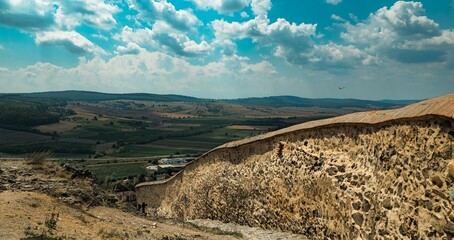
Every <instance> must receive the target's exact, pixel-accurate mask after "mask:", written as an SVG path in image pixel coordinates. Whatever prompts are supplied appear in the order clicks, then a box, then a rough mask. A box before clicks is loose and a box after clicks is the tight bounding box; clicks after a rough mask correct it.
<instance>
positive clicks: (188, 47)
mask: <svg viewBox="0 0 454 240" xmlns="http://www.w3.org/2000/svg"><path fill="white" fill-rule="evenodd" d="M114 37H115V38H117V39H118V40H121V41H123V42H128V43H129V42H132V43H135V44H137V45H138V46H141V47H144V48H147V49H148V50H152V49H162V50H164V51H165V52H171V53H174V54H177V55H179V56H183V57H196V56H202V55H207V54H209V53H210V52H211V51H212V50H213V47H212V46H211V45H210V44H208V43H207V42H206V41H201V42H200V43H196V42H195V41H193V40H191V39H190V38H189V37H188V36H186V35H185V34H182V33H179V32H176V31H171V30H170V26H169V25H168V24H167V23H166V22H163V21H157V22H156V23H155V24H154V25H153V29H149V28H143V29H137V30H134V29H132V28H130V27H128V26H126V27H124V28H123V30H122V32H121V33H120V34H117V35H115V36H114Z"/></svg>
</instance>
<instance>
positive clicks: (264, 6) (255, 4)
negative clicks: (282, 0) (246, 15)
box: [251, 0, 271, 16]
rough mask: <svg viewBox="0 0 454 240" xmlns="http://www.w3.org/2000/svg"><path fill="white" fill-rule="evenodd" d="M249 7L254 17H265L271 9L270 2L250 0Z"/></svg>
mask: <svg viewBox="0 0 454 240" xmlns="http://www.w3.org/2000/svg"><path fill="white" fill-rule="evenodd" d="M251 7H252V11H253V12H254V14H255V15H256V16H262V15H267V14H268V11H269V10H270V9H271V0H252V2H251Z"/></svg>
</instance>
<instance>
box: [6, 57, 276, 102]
mask: <svg viewBox="0 0 454 240" xmlns="http://www.w3.org/2000/svg"><path fill="white" fill-rule="evenodd" d="M232 69H235V71H232ZM0 78H2V79H15V81H14V84H11V82H7V81H0V88H1V89H8V91H11V92H20V91H24V89H26V91H30V90H29V89H33V90H34V91H48V90H65V89H83V90H91V91H106V89H108V90H109V91H111V92H154V93H169V92H172V93H176V94H185V95H198V96H205V97H227V96H238V94H239V92H241V91H244V89H243V88H244V86H246V88H247V87H248V86H250V87H251V88H250V89H256V92H257V93H259V92H260V91H263V88H260V87H258V86H260V85H267V84H265V82H266V83H269V82H272V81H275V79H276V71H275V69H274V67H273V66H272V65H271V63H269V62H267V61H260V62H258V63H249V62H246V61H243V60H241V59H238V58H223V59H220V60H219V61H215V62H211V63H209V64H206V65H200V66H199V65H191V64H190V63H189V62H188V61H187V60H185V59H182V58H178V57H172V56H169V55H167V54H164V53H159V52H147V51H141V52H140V53H139V54H137V55H132V54H126V55H117V56H115V57H113V58H111V59H109V60H103V59H102V58H99V57H95V58H93V59H91V60H87V59H86V58H84V57H82V58H80V62H79V64H78V65H77V66H75V67H72V68H62V67H58V66H55V65H52V64H49V63H39V62H38V63H36V64H33V65H30V66H27V67H24V68H20V69H18V70H15V71H8V70H6V71H4V72H2V71H0ZM95 79H96V81H94V80H95ZM125 79H127V81H125ZM226 82H229V83H232V84H231V85H229V84H227V85H226V84H225V83H226ZM221 85H222V86H223V87H222V88H220V87H219V86H221ZM194 86H197V87H194ZM239 86H241V87H239ZM242 96H246V93H243V95H242Z"/></svg>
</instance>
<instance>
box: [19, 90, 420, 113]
mask: <svg viewBox="0 0 454 240" xmlns="http://www.w3.org/2000/svg"><path fill="white" fill-rule="evenodd" d="M18 95H19V96H22V97H28V98H47V99H53V100H63V101H87V102H99V101H109V100H142V101H155V102H207V101H210V102H213V101H215V102H226V103H236V104H243V105H251V106H269V107H321V108H362V109H364V108H365V109H389V108H396V107H402V106H405V105H408V104H410V103H414V102H416V101H415V100H383V101H370V100H358V99H335V98H320V99H311V98H301V97H295V96H272V97H261V98H242V99H220V100H213V99H201V98H195V97H188V96H182V95H173V94H167V95H160V94H148V93H127V94H118V93H99V92H88V91H59V92H58V91H57V92H40V93H22V94H18Z"/></svg>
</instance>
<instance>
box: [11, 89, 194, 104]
mask: <svg viewBox="0 0 454 240" xmlns="http://www.w3.org/2000/svg"><path fill="white" fill-rule="evenodd" d="M20 95H21V96H24V97H35V98H50V99H58V100H65V101H87V102H99V101H109V100H142V101H155V102H197V101H201V100H200V99H198V98H194V97H187V96H180V95H172V94H169V95H159V94H148V93H127V94H117V93H99V92H88V91H61V92H40V93H23V94H20Z"/></svg>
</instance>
